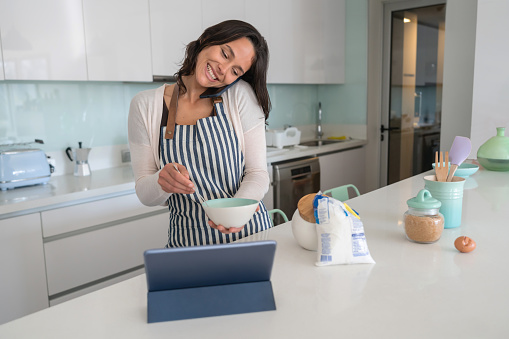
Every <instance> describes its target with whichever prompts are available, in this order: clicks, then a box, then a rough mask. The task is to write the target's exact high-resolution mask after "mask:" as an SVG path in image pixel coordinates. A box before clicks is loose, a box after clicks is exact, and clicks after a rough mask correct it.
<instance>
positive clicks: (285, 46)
mask: <svg viewBox="0 0 509 339" xmlns="http://www.w3.org/2000/svg"><path fill="white" fill-rule="evenodd" d="M268 13H269V20H270V32H269V36H268V38H267V39H268V41H269V47H270V52H271V53H270V55H271V57H270V65H269V73H268V82H269V83H307V84H326V83H343V82H344V68H345V51H344V47H345V46H344V45H345V1H344V0H339V1H338V0H280V1H272V2H270V10H269V12H268Z"/></svg>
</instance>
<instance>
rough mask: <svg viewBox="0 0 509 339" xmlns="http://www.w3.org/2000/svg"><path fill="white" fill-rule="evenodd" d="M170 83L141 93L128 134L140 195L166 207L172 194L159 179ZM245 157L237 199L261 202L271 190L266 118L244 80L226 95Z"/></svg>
mask: <svg viewBox="0 0 509 339" xmlns="http://www.w3.org/2000/svg"><path fill="white" fill-rule="evenodd" d="M166 86H169V85H167V84H164V85H163V86H161V87H159V88H156V89H151V90H146V91H142V92H140V93H138V94H137V95H136V96H135V97H134V98H133V99H132V100H131V106H130V108H129V119H128V134H129V148H130V151H131V165H132V168H133V172H134V176H135V180H136V194H137V195H138V198H139V199H140V201H141V202H142V203H143V204H144V205H147V206H157V205H164V204H165V203H166V200H167V199H168V197H169V196H170V195H171V193H166V192H164V191H163V190H162V189H161V186H159V184H158V183H157V180H158V177H159V172H160V169H159V166H160V163H159V134H160V125H161V116H162V113H163V95H164V89H165V87H166ZM222 97H223V105H224V109H225V112H226V113H227V114H228V115H229V117H230V121H231V122H232V125H233V128H234V130H235V133H236V134H237V137H238V139H239V143H240V149H241V150H242V152H243V154H244V159H245V170H244V178H243V180H242V182H241V184H240V187H239V190H238V191H237V193H236V195H235V197H238V198H250V199H256V200H261V199H262V198H263V196H264V195H265V193H267V190H268V188H269V182H270V180H269V175H268V172H267V159H266V143H265V119H264V116H263V111H262V109H261V107H260V105H259V104H258V101H257V100H256V96H255V94H254V91H253V89H252V88H251V86H250V85H249V84H248V83H246V82H245V81H243V80H240V81H239V82H238V83H237V84H235V85H234V86H232V87H231V88H229V89H228V90H227V91H226V92H225V93H223V95H222Z"/></svg>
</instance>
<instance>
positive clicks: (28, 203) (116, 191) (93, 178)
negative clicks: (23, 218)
mask: <svg viewBox="0 0 509 339" xmlns="http://www.w3.org/2000/svg"><path fill="white" fill-rule="evenodd" d="M129 193H134V175H133V172H132V169H131V166H122V167H113V168H108V169H103V170H98V171H94V172H92V174H91V175H90V176H86V177H75V176H74V175H72V174H69V175H59V176H53V177H51V179H50V181H49V182H48V183H47V184H45V185H34V186H27V187H19V188H15V189H12V190H6V191H0V219H4V218H8V217H13V216H16V215H21V214H27V213H32V212H38V211H42V210H45V209H50V208H55V207H63V206H67V205H70V204H75V203H81V202H87V201H91V200H96V199H98V198H107V197H113V196H118V195H123V194H129Z"/></svg>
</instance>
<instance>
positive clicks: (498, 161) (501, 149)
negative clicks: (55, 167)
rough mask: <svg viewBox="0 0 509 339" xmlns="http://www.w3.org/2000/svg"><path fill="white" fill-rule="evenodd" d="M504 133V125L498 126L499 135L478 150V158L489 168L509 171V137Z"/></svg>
mask: <svg viewBox="0 0 509 339" xmlns="http://www.w3.org/2000/svg"><path fill="white" fill-rule="evenodd" d="M504 133H505V128H504V127H497V135H496V136H494V137H492V138H490V139H488V140H487V141H486V142H485V143H484V144H482V145H481V147H479V150H477V160H478V161H479V163H480V164H481V165H482V166H483V167H484V168H486V169H487V170H490V171H503V172H505V171H509V137H506V136H504Z"/></svg>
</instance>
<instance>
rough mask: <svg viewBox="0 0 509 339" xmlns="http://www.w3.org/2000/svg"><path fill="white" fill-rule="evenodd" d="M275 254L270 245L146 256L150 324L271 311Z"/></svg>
mask: <svg viewBox="0 0 509 339" xmlns="http://www.w3.org/2000/svg"><path fill="white" fill-rule="evenodd" d="M275 251H276V242H275V241H272V240H266V241H253V242H238V243H232V244H218V245H205V246H195V247H183V248H171V249H153V250H147V251H145V253H144V259H145V273H146V276H147V288H148V293H147V320H148V322H149V323H154V322H161V321H170V320H182V319H192V318H203V317H212V316H219V315H228V314H238V313H250V312H261V311H271V310H275V309H276V303H275V301H274V294H273V291H272V283H271V282H270V276H271V271H272V266H273V262H274V255H275ZM218 258H221V260H218Z"/></svg>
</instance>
